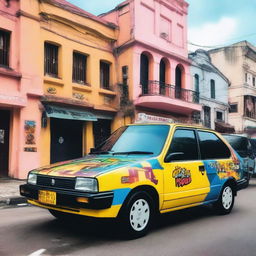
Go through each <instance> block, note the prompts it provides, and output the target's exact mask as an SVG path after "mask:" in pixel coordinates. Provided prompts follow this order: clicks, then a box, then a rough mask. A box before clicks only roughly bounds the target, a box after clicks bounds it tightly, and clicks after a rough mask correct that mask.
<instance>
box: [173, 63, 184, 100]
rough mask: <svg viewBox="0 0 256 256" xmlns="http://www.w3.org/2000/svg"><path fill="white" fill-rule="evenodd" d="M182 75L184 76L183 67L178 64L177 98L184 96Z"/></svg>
mask: <svg viewBox="0 0 256 256" xmlns="http://www.w3.org/2000/svg"><path fill="white" fill-rule="evenodd" d="M182 76H183V67H182V66H181V65H178V66H177V67H176V69H175V98H177V99H181V98H182Z"/></svg>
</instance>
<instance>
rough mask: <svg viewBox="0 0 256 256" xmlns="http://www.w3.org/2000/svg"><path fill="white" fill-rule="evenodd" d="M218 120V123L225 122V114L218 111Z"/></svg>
mask: <svg viewBox="0 0 256 256" xmlns="http://www.w3.org/2000/svg"><path fill="white" fill-rule="evenodd" d="M216 119H217V121H224V120H223V113H222V112H220V111H217V112H216Z"/></svg>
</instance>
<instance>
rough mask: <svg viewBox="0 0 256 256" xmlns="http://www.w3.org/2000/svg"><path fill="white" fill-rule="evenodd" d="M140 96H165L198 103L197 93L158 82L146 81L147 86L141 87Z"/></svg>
mask: <svg viewBox="0 0 256 256" xmlns="http://www.w3.org/2000/svg"><path fill="white" fill-rule="evenodd" d="M141 96H165V97H168V98H171V99H179V100H183V101H186V102H191V103H199V92H196V91H192V90H187V89H183V88H178V87H175V86H174V85H170V84H165V83H162V82H159V81H148V84H147V85H142V94H141Z"/></svg>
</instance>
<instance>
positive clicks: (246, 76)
mask: <svg viewBox="0 0 256 256" xmlns="http://www.w3.org/2000/svg"><path fill="white" fill-rule="evenodd" d="M245 82H246V83H247V82H248V74H247V73H245Z"/></svg>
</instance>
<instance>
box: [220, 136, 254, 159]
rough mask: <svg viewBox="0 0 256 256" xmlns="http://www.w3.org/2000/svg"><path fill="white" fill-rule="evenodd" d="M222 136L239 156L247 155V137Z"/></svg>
mask: <svg viewBox="0 0 256 256" xmlns="http://www.w3.org/2000/svg"><path fill="white" fill-rule="evenodd" d="M224 138H225V139H226V140H227V141H228V142H229V144H230V145H231V146H232V148H233V149H235V150H236V151H237V153H238V154H239V155H240V156H241V157H246V156H247V155H248V148H249V143H248V139H247V138H245V137H241V136H235V135H224Z"/></svg>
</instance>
